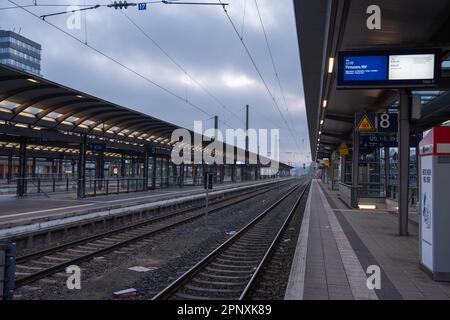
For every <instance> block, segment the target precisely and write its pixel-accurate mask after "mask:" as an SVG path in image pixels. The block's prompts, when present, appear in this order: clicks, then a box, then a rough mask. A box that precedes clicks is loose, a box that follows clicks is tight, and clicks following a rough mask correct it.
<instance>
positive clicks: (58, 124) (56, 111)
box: [0, 65, 292, 169]
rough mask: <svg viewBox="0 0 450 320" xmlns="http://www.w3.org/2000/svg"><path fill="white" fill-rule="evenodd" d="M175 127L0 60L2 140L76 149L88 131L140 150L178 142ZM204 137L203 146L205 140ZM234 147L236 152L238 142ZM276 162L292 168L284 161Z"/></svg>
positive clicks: (114, 148)
mask: <svg viewBox="0 0 450 320" xmlns="http://www.w3.org/2000/svg"><path fill="white" fill-rule="evenodd" d="M176 129H182V127H179V126H177V125H174V124H171V123H169V122H166V121H163V120H160V119H157V118H154V117H152V116H149V115H147V114H144V113H141V112H138V111H135V110H132V109H129V108H126V107H123V106H119V105H117V104H115V103H112V102H109V101H106V100H103V99H101V98H98V97H94V96H91V95H89V94H86V93H84V92H80V91H77V90H75V89H72V88H68V87H65V86H63V85H61V84H58V83H55V82H52V81H49V80H47V79H44V78H41V77H37V76H35V75H32V74H29V73H26V72H22V71H18V70H15V69H12V68H10V67H6V66H3V65H0V140H6V141H7V143H10V144H8V145H10V146H13V147H15V148H18V144H17V143H16V144H14V143H13V142H18V140H19V139H20V137H27V138H30V143H34V144H42V143H46V142H47V143H48V142H49V141H51V142H52V143H53V144H55V143H56V145H58V146H59V147H60V148H61V147H63V146H65V147H67V148H68V149H67V150H69V151H73V152H76V150H77V147H76V146H77V144H78V143H79V141H80V138H79V137H80V135H87V136H89V138H90V140H91V141H95V140H99V141H100V140H101V141H107V143H108V150H109V151H110V152H116V151H117V152H122V151H129V152H135V153H136V152H138V153H141V151H142V150H143V148H144V146H146V145H158V146H166V147H167V148H169V149H170V148H171V147H172V146H173V145H174V144H175V143H176V141H171V135H172V132H173V131H174V130H176ZM189 132H190V134H191V137H192V142H193V141H194V135H199V134H198V133H194V132H193V131H192V130H189ZM200 139H202V138H200ZM206 140H207V141H205V142H204V143H203V147H205V146H206V145H208V144H209V142H208V141H209V139H206ZM200 141H201V140H200ZM11 143H12V144H11ZM70 144H71V145H70ZM109 146H112V147H111V148H109ZM74 147H75V148H74ZM60 148H58V149H56V150H61V149H60ZM192 148H193V149H194V147H192ZM234 150H235V154H237V148H236V147H235V149H234ZM197 151H199V150H197ZM225 155H226V154H225V152H224V153H223V156H224V157H225ZM250 155H254V154H253V153H251V152H250ZM259 160H260V161H263V163H268V161H267V160H268V159H267V158H266V157H262V156H260V157H259ZM280 166H281V167H282V168H288V169H290V168H292V167H291V166H288V165H286V164H282V163H280Z"/></svg>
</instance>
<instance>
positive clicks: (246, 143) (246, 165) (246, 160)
mask: <svg viewBox="0 0 450 320" xmlns="http://www.w3.org/2000/svg"><path fill="white" fill-rule="evenodd" d="M249 109H250V106H249V105H246V106H245V175H244V176H245V180H246V181H248V180H249V170H248V162H249V152H248V148H249V147H248V127H249V119H248V117H249Z"/></svg>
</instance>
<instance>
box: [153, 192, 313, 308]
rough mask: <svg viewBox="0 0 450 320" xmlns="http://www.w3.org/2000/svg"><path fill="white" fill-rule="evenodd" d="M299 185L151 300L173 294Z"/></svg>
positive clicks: (168, 296) (162, 298) (166, 297)
mask: <svg viewBox="0 0 450 320" xmlns="http://www.w3.org/2000/svg"><path fill="white" fill-rule="evenodd" d="M299 187H300V185H296V186H294V187H292V188H291V189H290V190H289V191H288V192H287V193H286V194H285V195H284V196H283V197H281V198H280V199H279V200H277V201H276V202H275V203H274V204H272V205H271V206H270V207H269V208H267V209H265V210H264V211H263V212H262V213H260V214H259V215H258V216H257V217H255V218H254V219H253V220H252V221H250V222H249V223H248V224H247V225H246V226H245V227H243V228H242V229H241V230H239V231H238V232H237V233H236V234H235V235H234V236H232V237H231V238H229V239H228V240H227V241H225V242H224V243H222V244H221V245H220V246H219V247H217V248H216V249H215V250H213V251H212V252H211V253H209V254H208V255H207V256H206V257H204V258H203V259H202V260H201V261H199V262H198V263H197V264H195V265H194V266H193V267H191V268H190V269H189V270H188V271H186V272H185V273H184V274H183V275H181V276H180V277H179V278H178V279H176V280H175V281H173V282H172V283H171V284H169V286H167V287H166V288H165V289H163V290H162V291H160V292H159V293H158V294H156V295H155V296H154V297H153V298H152V300H164V299H168V298H170V297H171V296H173V295H174V294H175V293H176V292H177V291H178V290H180V289H181V288H182V287H183V286H184V285H185V284H186V283H188V282H189V281H190V280H191V279H192V278H193V277H194V276H195V275H196V274H197V273H198V272H199V271H200V270H202V269H203V268H204V267H206V266H207V265H208V264H209V263H210V262H211V261H212V260H214V259H215V258H216V257H217V256H218V255H219V254H221V253H222V252H224V251H225V250H226V249H227V248H228V247H229V246H230V245H232V244H233V243H234V242H235V241H236V240H238V239H239V238H240V237H241V236H243V235H244V234H245V233H246V232H247V231H248V230H250V229H251V228H252V227H253V226H255V225H256V224H257V223H258V222H259V221H261V220H262V219H263V218H264V217H266V216H267V215H268V214H269V213H270V212H272V211H273V210H274V209H275V208H277V207H278V206H279V205H280V204H281V203H282V202H283V201H284V200H285V199H286V198H287V197H289V196H290V195H291V194H292V193H293V192H294V191H296V190H297V189H298V188H299ZM306 188H307V186H305V189H304V190H303V192H302V194H301V197H302V196H303V195H304V192H305V190H306ZM301 197H300V198H301ZM300 200H301V199H300ZM300 200H298V201H296V203H295V208H296V207H297V205H298V203H299V202H300ZM294 211H295V210H294ZM285 222H286V221H285ZM282 227H285V224H283V226H282ZM279 233H280V232H278V233H277V237H278V235H279ZM270 248H272V246H270ZM266 255H268V254H266ZM260 265H261V264H260Z"/></svg>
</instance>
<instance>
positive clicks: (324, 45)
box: [294, 0, 450, 159]
mask: <svg viewBox="0 0 450 320" xmlns="http://www.w3.org/2000/svg"><path fill="white" fill-rule="evenodd" d="M373 4H376V5H378V6H379V7H380V9H381V29H380V30H369V29H368V28H367V27H366V21H367V18H368V17H369V14H367V13H366V11H367V8H368V7H369V6H370V5H373ZM294 7H295V16H296V23H297V35H298V43H299V49H300V60H301V66H302V75H303V83H304V92H305V101H306V112H307V119H308V128H309V136H310V145H311V151H312V158H313V159H321V158H327V157H329V156H330V153H331V152H332V151H333V150H335V149H336V148H337V147H338V146H339V145H340V144H341V142H342V141H345V140H347V139H349V137H350V135H351V133H352V131H353V122H354V121H353V117H354V113H355V112H361V111H381V110H386V109H387V108H389V107H392V106H395V105H396V103H397V101H398V98H399V97H398V91H396V90H392V89H383V90H367V89H364V90H336V60H337V59H336V58H337V53H338V52H339V51H346V50H363V49H372V48H375V49H380V50H384V49H401V48H417V47H418V48H428V47H432V48H442V49H443V50H444V60H445V59H447V58H448V55H449V50H450V2H449V1H448V0H433V1H423V0H396V1H391V0H380V1H376V3H374V1H369V0H340V1H338V0H315V1H309V0H294ZM330 58H334V61H332V60H331V59H330ZM330 62H333V63H332V67H331V68H330ZM447 63H448V62H445V63H444V64H443V74H442V76H443V80H442V81H441V86H440V87H438V88H435V89H434V88H433V90H421V91H413V94H417V95H420V96H422V115H421V118H420V119H419V120H418V121H417V122H414V123H413V124H412V130H413V131H414V130H416V131H421V130H423V129H426V128H428V127H430V126H432V125H436V124H440V123H442V122H443V121H445V120H448V119H449V118H450V96H449V93H448V92H447V91H446V90H447V89H448V88H449V73H448V72H447V71H448V70H447V69H446V68H445V67H449V66H450V65H448V64H447ZM329 68H330V69H329ZM330 71H331V72H330ZM319 138H320V143H319V142H318V139H319ZM316 151H318V152H316Z"/></svg>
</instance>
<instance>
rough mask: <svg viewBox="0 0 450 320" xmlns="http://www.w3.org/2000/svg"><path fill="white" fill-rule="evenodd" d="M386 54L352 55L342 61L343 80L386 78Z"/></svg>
mask: <svg viewBox="0 0 450 320" xmlns="http://www.w3.org/2000/svg"><path fill="white" fill-rule="evenodd" d="M386 79H387V57H386V56H353V57H346V58H345V61H344V80H348V81H361V80H366V81H367V80H386Z"/></svg>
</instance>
